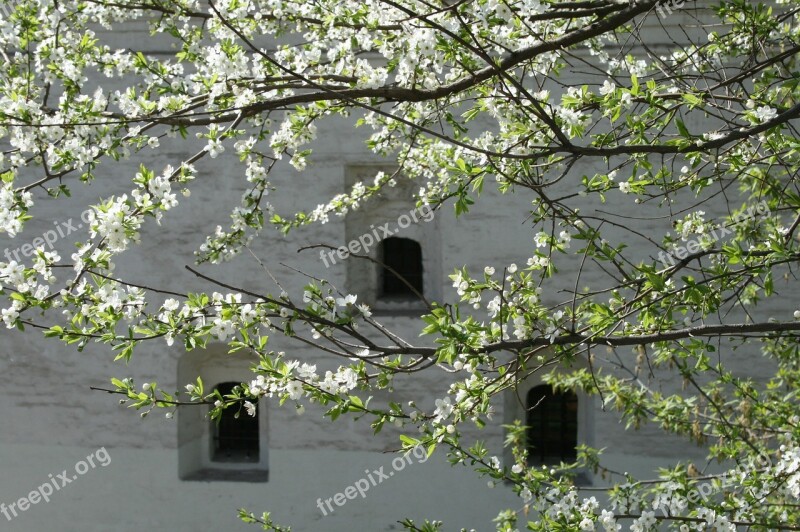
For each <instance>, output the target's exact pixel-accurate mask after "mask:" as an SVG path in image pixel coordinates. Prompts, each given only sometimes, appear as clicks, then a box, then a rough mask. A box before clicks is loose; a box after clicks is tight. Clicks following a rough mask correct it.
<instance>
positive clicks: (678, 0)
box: [656, 0, 688, 18]
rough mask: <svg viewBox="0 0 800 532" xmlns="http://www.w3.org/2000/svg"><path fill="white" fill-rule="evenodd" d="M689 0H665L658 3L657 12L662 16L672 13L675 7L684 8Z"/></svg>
mask: <svg viewBox="0 0 800 532" xmlns="http://www.w3.org/2000/svg"><path fill="white" fill-rule="evenodd" d="M687 1H688V0H663V1H662V2H659V3H658V4H657V5H656V12H657V13H658V16H659V17H661V18H664V17H667V16H669V15H671V14H672V10H673V9H682V8H683V6H685V5H686V3H687Z"/></svg>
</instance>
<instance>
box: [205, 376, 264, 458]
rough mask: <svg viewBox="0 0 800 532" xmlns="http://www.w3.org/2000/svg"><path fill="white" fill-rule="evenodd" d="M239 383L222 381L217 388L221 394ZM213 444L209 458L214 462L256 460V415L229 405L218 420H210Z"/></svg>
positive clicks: (225, 393)
mask: <svg viewBox="0 0 800 532" xmlns="http://www.w3.org/2000/svg"><path fill="white" fill-rule="evenodd" d="M238 384H239V383H236V382H223V383H221V384H219V385H217V390H219V393H221V394H222V395H223V396H225V395H229V394H230V393H232V391H233V388H234V387H235V386H237V385H238ZM212 423H213V424H214V426H213V431H214V432H213V434H214V446H213V449H212V456H211V459H212V460H213V461H215V462H258V452H259V442H258V416H250V415H248V414H247V412H246V411H245V410H244V408H241V409H239V408H236V407H229V408H226V409H225V410H223V411H222V415H221V416H220V418H219V420H215V421H212Z"/></svg>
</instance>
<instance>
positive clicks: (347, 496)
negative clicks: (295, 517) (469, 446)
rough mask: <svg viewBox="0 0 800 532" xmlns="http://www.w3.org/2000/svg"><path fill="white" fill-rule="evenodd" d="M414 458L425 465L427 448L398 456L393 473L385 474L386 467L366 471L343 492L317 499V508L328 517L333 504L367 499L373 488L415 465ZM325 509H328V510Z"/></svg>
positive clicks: (414, 449)
mask: <svg viewBox="0 0 800 532" xmlns="http://www.w3.org/2000/svg"><path fill="white" fill-rule="evenodd" d="M412 456H413V458H416V459H417V462H418V463H420V464H424V463H425V462H427V461H428V458H429V456H428V452H427V451H426V450H425V447H423V446H422V445H417V446H416V447H414V448H413V449H411V451H409V452H407V453H406V454H404V455H403V456H398V457H396V458H395V459H394V460H392V471H386V472H385V471H384V469H385V467H386V466H381V467H379V468H378V469H375V470H373V471H370V470H369V469H365V470H364V473H366V474H367V476H366V477H363V478H360V479H358V480H356V481H355V482H354V483H353V484H351V485H350V486H347V487H346V488H345V489H344V491H343V492H339V493H337V494H335V495H334V496H333V497H328V498H327V499H322V498H319V499H317V508H319V511H320V512H322V515H328V513H329V512H330V513H333V511H334V508H333V506H332V505H331V502H333V504H335V505H336V506H339V507H342V506H344V505H345V504H347V501H349V500H352V499H355V498H356V496H359V495H360V496H361V498H362V499H364V498H366V496H367V492H368V491H369V490H370V489H371V488H374V487H375V486H377V485H378V484H381V483H383V481H385V480H389V479H390V478H391V477H393V476H394V474H395V473H396V472H400V471H402V470H403V469H405V467H406V465H411V464H412V463H413V461H412ZM325 508H327V510H326V509H325Z"/></svg>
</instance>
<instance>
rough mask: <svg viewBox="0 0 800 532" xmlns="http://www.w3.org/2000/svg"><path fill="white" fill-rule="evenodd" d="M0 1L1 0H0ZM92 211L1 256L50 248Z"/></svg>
mask: <svg viewBox="0 0 800 532" xmlns="http://www.w3.org/2000/svg"><path fill="white" fill-rule="evenodd" d="M0 2H2V0H0ZM93 212H94V211H92V210H91V209H87V210H85V211H83V212H82V213H81V221H82V222H83V223H77V225H76V222H75V221H74V219H73V218H70V219H69V220H67V221H66V222H61V221H57V222H53V225H55V229H50V230H48V231H45V232H44V233H42V235H41V236H37V237H36V238H34V239H33V240H32V241H30V242H29V243H27V244H22V245H21V246H19V247H18V248H13V249H12V248H6V249H5V250H3V256H5V258H6V260H7V261H8V262H11V261H12V260H15V261H17V262H18V263H20V262H22V259H21V258H20V255H22V257H32V256H34V254H35V253H36V249H37V248H44V247H45V246H47V247H48V248H50V249H53V244H55V243H56V242H58V241H59V240H60V239H62V238H64V237H66V236H69V235H71V234H72V233H75V232H77V231H78V230H80V229H82V228H83V224H87V225H88V224H89V223H90V222H91V220H92V215H93Z"/></svg>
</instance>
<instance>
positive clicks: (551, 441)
mask: <svg viewBox="0 0 800 532" xmlns="http://www.w3.org/2000/svg"><path fill="white" fill-rule="evenodd" d="M526 399H527V400H526V408H527V414H526V423H525V424H526V425H527V427H528V461H529V462H530V463H532V464H537V463H538V464H547V463H557V462H561V461H564V462H571V461H574V460H575V458H576V457H577V452H576V450H575V447H577V445H578V396H577V395H575V393H574V392H571V391H567V392H553V388H552V387H551V386H549V385H540V386H535V387H533V388H531V389H530V390H529V391H528V394H527V398H526Z"/></svg>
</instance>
